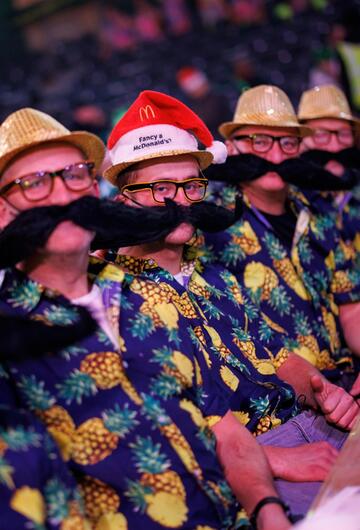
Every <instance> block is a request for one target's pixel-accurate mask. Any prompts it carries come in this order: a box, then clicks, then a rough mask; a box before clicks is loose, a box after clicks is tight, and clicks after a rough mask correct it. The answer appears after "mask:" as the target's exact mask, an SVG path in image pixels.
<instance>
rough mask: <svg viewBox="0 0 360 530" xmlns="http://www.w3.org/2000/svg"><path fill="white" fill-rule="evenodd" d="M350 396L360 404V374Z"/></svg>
mask: <svg viewBox="0 0 360 530" xmlns="http://www.w3.org/2000/svg"><path fill="white" fill-rule="evenodd" d="M349 394H350V395H351V396H353V398H355V399H356V400H357V401H358V403H359V404H360V374H359V375H358V376H357V378H356V380H355V383H354V384H353V386H352V387H351V390H350V392H349Z"/></svg>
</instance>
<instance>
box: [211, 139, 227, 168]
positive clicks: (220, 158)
mask: <svg viewBox="0 0 360 530" xmlns="http://www.w3.org/2000/svg"><path fill="white" fill-rule="evenodd" d="M206 151H209V153H211V154H212V155H213V157H214V160H213V164H223V163H224V162H225V161H226V159H227V155H228V152H227V149H226V145H225V144H224V143H223V142H219V141H218V140H215V141H214V142H213V143H212V144H211V145H210V147H208V148H207V149H206Z"/></svg>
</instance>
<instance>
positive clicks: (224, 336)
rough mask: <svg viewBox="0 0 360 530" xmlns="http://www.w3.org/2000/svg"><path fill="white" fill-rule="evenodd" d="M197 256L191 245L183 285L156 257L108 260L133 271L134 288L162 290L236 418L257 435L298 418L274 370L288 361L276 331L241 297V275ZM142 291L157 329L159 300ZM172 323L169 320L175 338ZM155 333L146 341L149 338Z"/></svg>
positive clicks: (290, 393) (113, 257)
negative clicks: (257, 334) (267, 342)
mask: <svg viewBox="0 0 360 530" xmlns="http://www.w3.org/2000/svg"><path fill="white" fill-rule="evenodd" d="M197 254H198V251H197V250H196V249H195V248H191V247H185V251H184V258H183V262H182V270H181V275H182V279H183V282H182V283H180V282H179V281H178V280H177V278H176V276H172V275H171V274H170V273H169V272H168V271H166V270H164V269H162V268H161V267H159V266H158V265H157V264H156V262H155V261H154V260H153V259H139V258H133V257H130V256H123V255H120V254H116V253H115V252H109V253H108V254H107V256H106V258H107V259H108V260H111V261H114V262H115V263H116V264H118V265H119V266H120V267H122V268H123V269H124V270H126V271H128V272H131V273H132V274H135V275H136V281H135V282H134V284H136V283H139V284H140V283H141V284H142V285H144V286H147V287H148V289H149V288H151V286H152V285H154V286H156V287H157V291H158V297H160V296H162V297H163V300H164V303H166V304H167V305H166V306H164V308H165V307H166V308H167V311H169V314H171V311H170V309H171V308H172V307H174V306H175V307H177V308H178V314H177V318H178V322H177V326H178V327H179V329H180V330H183V331H186V330H187V331H188V332H189V333H190V335H191V337H192V340H193V341H195V342H197V341H199V344H200V346H201V349H200V350H198V353H197V355H200V357H202V356H203V354H204V353H205V358H206V362H207V365H208V367H209V369H210V370H211V374H212V376H213V379H214V380H216V381H217V382H218V385H217V386H215V385H214V386H213V387H212V388H211V390H210V391H211V394H212V395H213V396H214V394H215V392H216V391H217V392H221V393H222V394H223V396H224V398H225V399H227V400H228V403H229V408H230V409H231V410H232V411H233V412H234V414H235V415H236V416H237V417H238V419H239V420H240V421H241V422H242V423H243V424H244V425H246V427H247V428H248V429H249V430H250V431H251V432H253V433H255V434H261V433H263V432H265V431H266V430H268V429H269V428H271V427H275V426H277V425H280V424H281V423H283V422H285V421H287V420H288V419H289V418H291V417H292V416H293V415H295V414H296V413H297V407H296V403H295V394H294V391H293V389H292V387H290V386H289V385H287V384H286V383H284V382H283V381H281V380H280V379H279V378H278V377H277V376H276V368H277V367H278V366H279V365H280V364H281V363H282V362H284V360H286V358H287V356H288V351H287V350H286V349H285V348H283V347H282V346H281V345H279V344H278V343H277V342H278V341H277V340H276V336H277V333H276V330H279V328H278V326H277V325H276V324H274V323H273V322H271V321H270V319H267V321H265V320H263V319H262V318H261V315H260V311H259V310H258V308H257V307H256V306H255V305H254V304H253V303H252V302H251V300H250V299H249V297H246V296H244V295H243V294H242V291H241V289H240V287H239V284H238V282H237V280H236V278H235V277H234V276H233V275H232V274H231V273H230V272H229V271H228V270H226V269H225V268H224V267H222V266H221V265H218V264H213V265H210V264H207V265H204V264H203V263H202V261H201V259H200V258H199V256H198V255H197ZM182 284H183V285H182ZM160 289H161V291H160ZM137 292H138V294H139V296H141V297H142V305H141V309H140V310H141V312H143V314H146V313H147V312H148V314H149V315H151V314H152V313H153V314H152V322H153V325H154V326H156V319H157V314H156V307H157V299H156V298H155V297H152V298H151V297H149V296H148V292H147V291H146V289H142V290H141V289H138V290H137ZM151 312H152V313H151ZM171 325H172V323H171V322H170V320H168V322H167V327H168V332H169V333H170V332H171ZM258 326H260V327H261V329H262V331H263V333H265V334H267V336H268V338H269V339H270V338H271V343H272V347H273V348H274V349H273V352H274V355H273V354H272V352H271V351H270V350H269V349H266V348H264V347H263V346H262V345H261V344H260V343H259V342H258V341H257V339H255V338H254V333H253V330H254V329H255V328H257V327H258ZM149 331H150V330H149V329H148V332H147V335H146V339H148V340H151V333H150V332H149ZM183 335H184V333H181V334H180V335H179V337H183ZM183 350H184V348H183V347H182V351H183ZM204 412H205V414H207V412H206V410H205V411H204ZM214 413H215V414H216V410H215V409H213V414H214ZM213 420H214V418H210V421H213Z"/></svg>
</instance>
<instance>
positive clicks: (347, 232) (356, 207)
mask: <svg viewBox="0 0 360 530" xmlns="http://www.w3.org/2000/svg"><path fill="white" fill-rule="evenodd" d="M303 193H304V195H305V197H306V198H307V199H308V201H309V202H310V203H311V204H312V205H316V207H317V208H318V209H319V210H320V211H322V212H324V213H325V214H327V215H330V216H331V217H332V218H333V219H334V222H335V223H336V224H337V226H338V228H339V230H340V232H341V236H342V239H343V241H344V242H345V244H346V246H347V249H348V254H349V256H351V257H352V258H353V260H354V266H355V267H357V268H359V266H360V185H357V186H356V187H355V188H353V189H352V190H351V191H347V192H342V193H335V194H334V193H326V192H323V193H319V192H316V191H308V190H306V191H303ZM345 302H346V300H345Z"/></svg>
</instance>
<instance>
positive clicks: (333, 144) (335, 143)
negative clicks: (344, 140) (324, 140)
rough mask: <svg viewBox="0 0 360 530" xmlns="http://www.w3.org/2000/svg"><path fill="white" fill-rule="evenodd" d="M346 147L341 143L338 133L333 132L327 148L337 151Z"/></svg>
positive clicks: (333, 151)
mask: <svg viewBox="0 0 360 530" xmlns="http://www.w3.org/2000/svg"><path fill="white" fill-rule="evenodd" d="M342 149H344V146H342V145H341V143H340V142H339V139H338V137H337V135H336V134H334V133H331V135H330V140H329V143H328V144H327V146H326V150H327V151H330V152H331V153H337V152H338V151H341V150H342Z"/></svg>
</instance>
